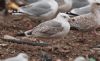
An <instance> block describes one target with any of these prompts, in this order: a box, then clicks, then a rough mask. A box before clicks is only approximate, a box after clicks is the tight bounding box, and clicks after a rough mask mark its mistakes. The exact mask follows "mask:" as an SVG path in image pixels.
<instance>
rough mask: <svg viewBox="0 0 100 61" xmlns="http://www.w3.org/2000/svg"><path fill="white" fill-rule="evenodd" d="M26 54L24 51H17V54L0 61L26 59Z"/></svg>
mask: <svg viewBox="0 0 100 61" xmlns="http://www.w3.org/2000/svg"><path fill="white" fill-rule="evenodd" d="M28 58H29V57H28V55H27V54H25V53H19V54H18V55H17V56H15V57H10V58H7V59H2V60H0V61H28Z"/></svg>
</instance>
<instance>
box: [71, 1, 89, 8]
mask: <svg viewBox="0 0 100 61" xmlns="http://www.w3.org/2000/svg"><path fill="white" fill-rule="evenodd" d="M88 4H89V2H88V0H73V5H72V6H73V8H80V7H83V6H86V5H88Z"/></svg>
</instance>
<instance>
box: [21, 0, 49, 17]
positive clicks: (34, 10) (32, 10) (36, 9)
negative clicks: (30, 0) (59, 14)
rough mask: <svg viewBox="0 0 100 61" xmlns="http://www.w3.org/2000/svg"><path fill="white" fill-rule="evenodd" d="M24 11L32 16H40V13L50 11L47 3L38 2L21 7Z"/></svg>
mask: <svg viewBox="0 0 100 61" xmlns="http://www.w3.org/2000/svg"><path fill="white" fill-rule="evenodd" d="M21 9H23V11H24V13H26V14H29V15H33V16H41V15H42V14H45V13H48V12H49V11H51V7H50V5H49V4H47V3H42V2H41V3H40V4H38V5H35V6H34V5H28V6H23V7H21Z"/></svg>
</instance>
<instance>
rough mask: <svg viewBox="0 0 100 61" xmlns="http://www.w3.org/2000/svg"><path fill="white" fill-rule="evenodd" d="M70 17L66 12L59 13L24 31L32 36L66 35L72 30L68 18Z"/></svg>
mask: <svg viewBox="0 0 100 61" xmlns="http://www.w3.org/2000/svg"><path fill="white" fill-rule="evenodd" d="M69 19H70V17H69V16H68V15H67V14H65V13H58V15H57V17H56V18H54V19H52V20H49V21H45V22H43V23H40V24H39V25H38V26H36V27H34V28H33V29H31V30H28V31H26V32H24V34H25V35H26V36H32V37H44V38H45V37H47V38H48V37H61V36H62V37H64V36H66V34H68V32H69V31H70V24H69V22H68V20H69Z"/></svg>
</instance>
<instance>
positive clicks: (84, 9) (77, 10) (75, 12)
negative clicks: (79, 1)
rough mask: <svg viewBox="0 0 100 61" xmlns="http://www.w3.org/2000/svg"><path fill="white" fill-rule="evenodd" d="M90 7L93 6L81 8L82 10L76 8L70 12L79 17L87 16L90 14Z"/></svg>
mask: <svg viewBox="0 0 100 61" xmlns="http://www.w3.org/2000/svg"><path fill="white" fill-rule="evenodd" d="M90 6H91V4H90V5H87V6H84V7H81V8H75V9H72V10H71V11H70V12H71V13H73V14H77V15H83V14H87V13H89V12H90Z"/></svg>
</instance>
